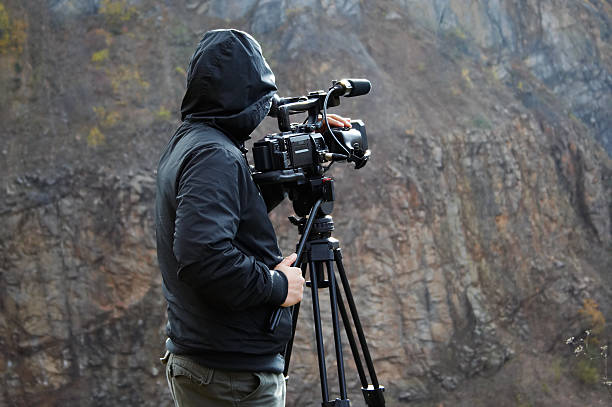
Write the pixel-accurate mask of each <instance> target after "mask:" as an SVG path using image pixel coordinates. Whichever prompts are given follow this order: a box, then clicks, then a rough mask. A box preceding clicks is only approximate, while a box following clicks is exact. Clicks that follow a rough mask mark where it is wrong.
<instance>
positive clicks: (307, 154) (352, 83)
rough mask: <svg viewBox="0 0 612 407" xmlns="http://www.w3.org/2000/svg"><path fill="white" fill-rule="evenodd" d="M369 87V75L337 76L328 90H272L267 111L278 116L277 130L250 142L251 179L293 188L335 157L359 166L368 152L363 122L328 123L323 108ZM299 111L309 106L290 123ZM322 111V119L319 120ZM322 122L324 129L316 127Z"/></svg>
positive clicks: (364, 91) (318, 172)
mask: <svg viewBox="0 0 612 407" xmlns="http://www.w3.org/2000/svg"><path fill="white" fill-rule="evenodd" d="M370 89H371V84H370V81H368V80H367V79H341V80H339V81H333V82H332V86H331V87H330V88H329V90H328V91H327V92H325V91H322V90H318V91H314V92H310V93H308V95H307V96H299V97H287V98H280V97H278V95H275V96H274V98H273V100H272V108H271V109H270V113H269V116H272V117H276V118H277V119H278V128H279V130H280V133H274V134H270V135H268V136H266V137H264V138H263V139H262V140H260V141H257V142H255V143H254V145H253V161H254V164H255V172H254V173H253V179H254V180H255V182H256V183H257V184H260V185H266V184H283V186H284V187H286V188H287V187H288V188H291V187H292V186H293V185H299V184H302V183H303V182H306V181H307V180H309V179H312V178H317V177H321V176H322V175H323V173H324V172H325V171H327V169H329V167H330V166H331V164H332V163H333V162H336V161H348V162H352V163H354V164H355V168H356V169H358V168H361V167H363V166H364V165H365V164H366V163H367V161H368V158H369V157H370V150H368V140H367V136H366V129H365V125H364V124H363V122H362V121H361V120H353V121H351V126H352V127H351V128H350V129H349V128H334V129H332V128H331V127H330V126H329V123H327V108H328V107H335V106H338V105H339V104H340V96H346V97H353V96H360V95H365V94H367V93H368V92H369V91H370ZM303 112H308V117H307V118H306V120H305V121H304V122H303V123H302V124H296V123H294V124H291V123H290V121H289V116H290V115H292V114H297V113H303ZM321 113H322V118H323V120H322V121H319V115H320V114H321ZM322 126H325V128H324V129H323V131H322V132H320V133H319V132H317V131H318V130H321V127H322ZM326 163H328V165H325V164H326ZM290 198H291V194H290Z"/></svg>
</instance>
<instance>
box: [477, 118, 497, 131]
mask: <svg viewBox="0 0 612 407" xmlns="http://www.w3.org/2000/svg"><path fill="white" fill-rule="evenodd" d="M472 125H473V126H474V127H476V128H478V129H484V130H491V129H492V128H493V126H492V125H491V122H490V121H489V120H487V119H486V118H485V117H483V116H476V117H474V119H472Z"/></svg>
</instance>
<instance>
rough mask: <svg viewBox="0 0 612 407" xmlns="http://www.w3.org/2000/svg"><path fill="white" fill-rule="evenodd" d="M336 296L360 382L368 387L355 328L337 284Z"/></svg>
mask: <svg viewBox="0 0 612 407" xmlns="http://www.w3.org/2000/svg"><path fill="white" fill-rule="evenodd" d="M336 296H337V297H338V309H339V310H340V316H341V317H342V322H343V323H344V331H345V332H346V337H347V338H348V341H349V345H350V346H351V353H352V354H353V359H354V360H355V365H356V366H357V374H358V375H359V381H360V382H361V386H362V387H368V379H367V378H366V375H365V371H364V370H363V364H362V363H361V357H360V355H359V349H358V348H357V341H356V340H355V335H353V328H352V327H351V323H350V320H349V316H348V314H347V312H346V307H345V306H344V301H342V293H341V292H340V287H338V285H337V284H336Z"/></svg>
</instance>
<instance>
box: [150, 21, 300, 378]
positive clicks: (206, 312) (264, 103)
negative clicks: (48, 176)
mask: <svg viewBox="0 0 612 407" xmlns="http://www.w3.org/2000/svg"><path fill="white" fill-rule="evenodd" d="M275 91H276V85H275V83H274V75H273V74H272V71H271V70H270V68H269V66H268V65H267V63H266V61H265V59H264V58H263V56H262V53H261V48H260V46H259V44H258V43H257V42H256V41H255V40H254V39H253V38H252V37H251V36H249V35H248V34H246V33H244V32H241V31H237V30H215V31H210V32H207V33H206V34H205V35H204V37H203V38H202V40H201V41H200V43H199V45H198V47H197V49H196V51H195V53H194V54H193V56H192V58H191V61H190V63H189V71H188V76H187V90H186V92H185V96H184V98H183V102H182V106H181V119H182V120H183V122H182V124H181V125H180V127H179V128H178V129H177V131H176V132H175V134H174V135H173V137H172V139H171V140H170V142H169V143H168V145H167V147H166V149H165V151H164V152H163V153H162V156H161V158H160V161H159V165H158V170H157V171H158V172H157V195H156V234H157V255H158V261H159V266H160V269H161V273H162V278H163V283H162V284H163V285H162V288H163V293H164V296H165V298H166V300H167V302H168V308H167V311H168V324H167V334H168V337H169V339H168V341H167V342H166V347H167V349H168V350H169V351H171V352H173V353H177V354H187V355H190V356H191V357H193V358H194V359H196V360H197V361H199V362H200V363H202V364H203V365H205V366H209V367H213V368H214V367H216V368H223V369H230V370H232V369H233V370H251V371H272V372H281V371H282V370H283V364H284V361H283V359H282V357H281V356H280V352H282V350H283V349H284V346H285V344H286V343H287V341H288V340H289V337H290V334H291V315H290V312H289V310H288V309H284V310H283V313H282V315H283V317H282V320H281V324H280V325H279V327H278V328H277V329H276V330H275V331H274V332H273V333H271V332H269V331H268V323H269V317H270V315H271V314H272V312H273V311H274V310H275V309H276V308H278V306H279V305H280V304H281V303H283V302H284V300H285V298H286V296H287V279H286V277H285V275H284V274H283V273H281V272H278V271H276V270H273V267H274V266H275V265H276V264H278V263H279V262H280V261H281V260H282V256H281V253H280V250H279V248H278V244H277V240H276V235H275V233H274V230H273V228H272V224H271V222H270V220H269V218H268V215H267V211H266V204H265V203H264V200H263V199H262V197H261V194H260V193H259V191H258V189H257V186H256V185H255V183H254V182H253V179H252V177H251V173H250V170H249V166H248V164H247V161H246V158H245V156H244V154H243V151H244V147H243V142H244V140H246V139H247V138H249V135H250V134H251V132H252V131H253V130H254V129H255V127H257V125H259V123H260V122H261V121H262V120H263V118H264V117H265V116H266V114H267V113H268V110H269V109H270V105H271V98H272V96H273V95H274V93H275Z"/></svg>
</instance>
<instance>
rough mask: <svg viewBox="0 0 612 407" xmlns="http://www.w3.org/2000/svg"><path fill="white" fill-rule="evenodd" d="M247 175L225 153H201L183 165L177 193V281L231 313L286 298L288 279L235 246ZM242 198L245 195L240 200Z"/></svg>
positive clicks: (225, 151) (223, 150) (175, 244)
mask: <svg viewBox="0 0 612 407" xmlns="http://www.w3.org/2000/svg"><path fill="white" fill-rule="evenodd" d="M248 181H249V180H248V179H246V177H245V173H244V172H243V171H242V167H241V165H240V163H239V162H238V159H237V157H235V156H234V155H232V154H231V153H230V152H229V151H227V150H225V149H223V148H206V149H203V150H200V151H198V152H197V153H196V154H194V155H193V156H192V157H191V158H190V159H188V161H187V163H186V164H184V167H183V170H182V172H181V174H180V178H179V180H178V187H177V209H176V221H175V230H174V244H173V250H174V255H175V257H176V259H177V260H178V262H179V270H178V278H179V279H180V280H182V281H184V282H186V283H187V284H189V285H191V286H192V287H194V288H195V289H196V290H198V292H199V293H201V295H202V296H203V298H204V299H205V300H206V301H207V302H213V303H216V304H219V305H224V306H226V307H228V308H230V309H233V310H241V309H246V308H249V307H253V306H257V305H262V304H271V305H280V304H282V303H283V302H284V301H285V298H286V296H287V278H286V277H285V275H284V274H283V273H281V272H279V271H276V270H270V269H269V268H268V267H267V266H266V265H265V264H263V263H261V262H259V261H257V260H256V259H255V258H254V257H252V256H247V255H245V254H244V253H243V252H241V251H240V250H239V249H238V248H237V247H236V246H235V245H234V244H233V241H234V238H235V237H236V233H238V227H239V225H240V210H241V206H242V205H246V204H248V202H247V201H245V200H244V198H245V193H244V192H243V191H245V190H246V185H245V183H246V182H248ZM241 192H242V194H241Z"/></svg>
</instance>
